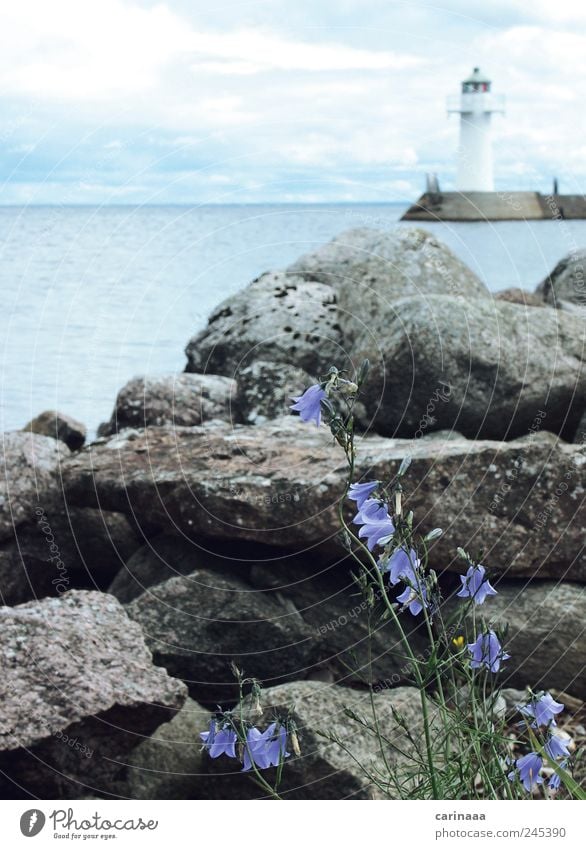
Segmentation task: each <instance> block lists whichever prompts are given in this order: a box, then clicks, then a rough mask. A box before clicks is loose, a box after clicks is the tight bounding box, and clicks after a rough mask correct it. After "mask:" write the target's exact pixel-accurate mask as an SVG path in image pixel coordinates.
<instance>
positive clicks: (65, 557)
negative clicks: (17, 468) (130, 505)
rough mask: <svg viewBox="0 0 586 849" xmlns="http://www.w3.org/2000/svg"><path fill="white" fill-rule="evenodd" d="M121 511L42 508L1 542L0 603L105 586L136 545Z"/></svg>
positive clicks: (134, 536)
mask: <svg viewBox="0 0 586 849" xmlns="http://www.w3.org/2000/svg"><path fill="white" fill-rule="evenodd" d="M138 545H139V541H138V537H137V535H136V531H135V529H134V528H133V526H132V525H131V523H130V522H129V520H128V518H127V517H126V515H125V514H124V513H113V512H111V511H108V510H98V509H96V508H93V507H70V508H69V509H68V510H67V513H63V512H62V511H60V512H58V511H51V512H50V513H45V511H44V510H42V509H41V508H36V510H35V521H34V522H28V523H26V524H23V525H20V526H19V527H18V528H17V529H16V532H15V535H14V538H12V539H10V540H5V541H4V542H2V543H0V602H1V603H2V604H6V605H8V604H10V605H14V604H22V603H23V602H25V601H30V600H31V599H33V598H44V597H45V596H52V595H61V594H62V593H64V592H66V591H67V590H70V589H74V588H77V589H80V588H87V589H104V588H105V587H106V586H107V585H108V583H109V582H110V581H111V580H112V578H113V577H114V575H115V574H116V573H117V572H118V571H119V570H120V568H121V567H122V566H123V564H124V563H125V562H126V561H127V559H128V558H129V557H130V556H131V554H132V553H133V551H134V550H135V549H136V548H137V547H138Z"/></svg>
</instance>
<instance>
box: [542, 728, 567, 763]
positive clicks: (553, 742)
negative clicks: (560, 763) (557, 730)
mask: <svg viewBox="0 0 586 849" xmlns="http://www.w3.org/2000/svg"><path fill="white" fill-rule="evenodd" d="M571 742H572V741H571V740H566V739H564V738H563V737H560V736H558V735H557V734H551V735H550V737H549V739H548V741H547V743H546V744H545V746H544V747H543V748H544V749H545V753H546V755H547V756H548V757H550V758H551V759H552V761H555V760H556V759H557V758H569V756H570V752H569V751H568V746H569V745H570V743H571Z"/></svg>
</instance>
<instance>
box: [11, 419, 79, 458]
mask: <svg viewBox="0 0 586 849" xmlns="http://www.w3.org/2000/svg"><path fill="white" fill-rule="evenodd" d="M23 431H29V432H31V433H38V434H40V435H41V436H51V437H52V438H53V439H59V440H60V441H61V442H64V443H65V444H66V445H67V447H68V448H69V449H70V450H71V451H79V449H80V448H81V447H82V446H83V444H84V442H85V439H86V436H87V430H86V426H85V425H84V424H82V423H81V422H78V421H77V420H76V419H74V418H72V417H71V416H67V415H64V414H63V413H58V412H56V411H55V410H45V412H44V413H40V414H39V415H38V416H36V417H35V418H34V419H32V421H30V422H29V423H28V424H27V425H26V426H25V427H23Z"/></svg>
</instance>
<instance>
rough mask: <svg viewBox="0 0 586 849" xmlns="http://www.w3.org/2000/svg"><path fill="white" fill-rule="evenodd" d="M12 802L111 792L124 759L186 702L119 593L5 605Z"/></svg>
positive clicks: (7, 764) (6, 746)
mask: <svg viewBox="0 0 586 849" xmlns="http://www.w3.org/2000/svg"><path fill="white" fill-rule="evenodd" d="M0 625H1V627H0V652H1V655H2V679H1V681H0V691H1V692H0V704H1V705H2V709H1V714H0V769H1V771H2V773H1V774H2V778H1V779H0V786H1V789H2V791H3V792H4V793H5V794H6V795H4V796H3V798H22V794H23V792H24V793H25V794H31V795H34V796H38V797H40V798H77V797H78V796H79V795H80V794H81V793H90V794H91V793H92V792H94V791H96V790H98V791H101V790H107V789H108V785H109V782H110V781H111V780H112V778H113V776H114V774H115V772H116V771H117V769H119V767H118V766H117V761H118V760H120V759H122V758H124V757H125V756H127V753H128V752H129V751H130V750H131V749H132V748H134V746H136V745H137V744H138V743H140V742H141V741H142V740H143V739H144V737H145V736H148V735H150V734H151V733H152V732H153V731H154V730H155V729H156V728H157V727H158V726H159V725H160V724H161V723H163V722H166V721H168V720H169V719H170V718H171V717H172V716H173V715H174V714H175V712H176V711H177V710H179V708H181V706H182V704H183V702H184V700H185V687H184V686H183V684H181V682H180V681H176V680H173V679H172V678H169V676H168V675H167V673H166V672H165V671H164V670H163V669H161V668H159V667H157V666H154V665H153V663H152V658H151V655H150V653H149V651H148V650H147V648H146V646H145V643H144V640H143V637H142V634H141V631H140V628H139V627H138V626H137V625H136V624H135V623H133V622H132V621H131V620H130V619H129V618H128V617H127V616H126V614H125V612H124V609H123V608H122V607H121V605H120V604H119V603H118V602H117V601H116V599H114V598H112V597H111V596H108V595H104V594H102V593H95V592H78V591H72V592H69V593H67V594H65V595H64V596H62V597H61V598H58V599H57V598H51V599H45V600H43V601H41V602H31V603H28V604H24V605H20V606H18V607H13V608H8V607H3V608H0Z"/></svg>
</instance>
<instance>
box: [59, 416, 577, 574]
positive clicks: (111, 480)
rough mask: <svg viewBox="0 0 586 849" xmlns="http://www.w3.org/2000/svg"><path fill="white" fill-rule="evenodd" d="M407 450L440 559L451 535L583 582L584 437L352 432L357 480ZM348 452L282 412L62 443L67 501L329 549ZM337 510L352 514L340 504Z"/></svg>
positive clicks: (169, 525)
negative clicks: (263, 420)
mask: <svg viewBox="0 0 586 849" xmlns="http://www.w3.org/2000/svg"><path fill="white" fill-rule="evenodd" d="M406 455H411V456H412V457H413V463H412V466H411V468H410V470H409V475H408V478H407V480H406V483H405V487H406V497H407V498H408V502H407V503H408V505H409V508H411V509H413V510H414V512H415V521H416V523H417V527H418V528H419V529H420V530H421V531H422V532H423V531H425V532H427V531H429V530H431V529H432V528H434V527H441V528H443V529H444V535H443V537H442V538H441V539H440V540H438V541H437V543H436V544H435V545H434V548H433V554H432V558H433V561H434V564H435V566H436V567H437V568H438V569H443V568H448V569H449V568H456V569H458V570H460V569H461V565H460V563H459V562H458V561H457V560H455V561H454V554H455V551H456V548H457V546H463V547H464V548H465V549H466V550H468V551H471V552H477V551H478V550H480V549H483V551H484V552H485V557H486V558H487V560H488V562H489V565H491V566H492V567H493V568H494V569H496V570H498V571H499V572H500V573H506V574H508V575H510V576H511V575H533V574H539V575H540V577H560V576H564V577H565V578H568V579H570V580H577V581H584V580H586V569H585V565H584V562H583V560H581V559H580V557H579V554H580V552H581V551H582V546H583V528H584V525H585V523H586V516H585V505H584V478H585V474H586V456H585V455H584V450H583V445H582V444H566V443H564V442H562V441H561V440H558V439H556V438H555V437H554V436H552V435H551V434H548V433H546V432H539V431H538V430H537V429H535V430H534V431H532V433H531V435H530V436H527V437H525V438H523V439H519V440H513V441H510V442H492V441H469V440H466V439H451V440H450V439H444V438H441V439H440V438H434V437H433V436H430V437H429V438H424V439H418V440H401V439H386V438H384V437H363V438H361V439H360V440H359V442H358V460H357V478H358V479H360V478H361V477H362V478H363V479H365V480H368V479H370V478H372V477H374V478H378V479H381V480H389V479H390V478H392V476H393V475H394V474H396V473H397V471H398V468H399V465H400V464H401V461H402V460H403V459H404V457H405V456H406ZM345 474H346V464H345V459H344V456H343V453H342V451H341V449H338V448H337V447H336V446H335V445H333V444H332V440H331V437H330V435H329V433H328V431H327V430H326V429H325V427H322V428H321V429H320V430H318V429H316V428H314V427H312V426H309V425H304V424H302V423H300V422H299V421H296V420H295V419H294V418H293V417H290V418H288V419H282V420H278V421H275V422H272V423H268V424H265V425H257V426H254V427H245V426H239V427H236V428H231V427H229V426H221V425H218V426H217V427H213V428H212V427H208V428H205V429H204V428H189V429H180V428H179V429H177V428H150V429H147V430H146V431H145V432H143V433H141V434H130V435H129V437H128V438H127V439H122V438H121V436H119V437H117V438H114V439H112V440H110V441H109V442H105V443H103V444H96V445H94V446H91V447H88V448H86V449H84V450H83V451H82V452H80V453H79V454H75V455H73V456H72V457H71V458H70V459H69V460H68V461H67V463H66V464H65V465H64V469H63V480H64V486H65V492H66V496H67V498H68V500H69V501H70V502H72V503H75V504H78V505H86V506H92V505H94V504H95V503H96V502H99V503H100V504H101V505H102V506H103V507H104V508H107V509H111V510H120V511H123V512H126V513H132V515H133V516H135V517H136V519H137V521H139V522H140V523H144V525H145V526H146V527H148V528H149V529H150V530H151V535H152V529H153V528H158V529H159V530H166V531H167V532H168V533H172V534H185V535H186V536H188V537H191V538H195V539H197V538H198V537H205V538H216V539H224V540H230V541H232V542H235V541H237V540H248V541H251V542H257V543H259V544H262V545H272V546H275V547H278V548H281V549H286V550H289V551H297V552H300V551H303V552H304V553H305V555H306V556H307V557H311V556H312V552H313V553H315V552H317V551H321V552H322V553H323V554H324V556H325V553H326V551H327V552H329V553H330V556H331V560H330V562H333V561H334V560H335V559H336V558H337V557H338V558H339V556H340V550H341V549H340V544H339V542H338V534H339V523H338V519H337V514H336V505H337V501H338V499H339V497H340V494H341V493H342V492H343V487H344V479H345ZM347 515H348V517H349V518H350V516H351V515H352V512H351V506H350V505H348V514H347Z"/></svg>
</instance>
